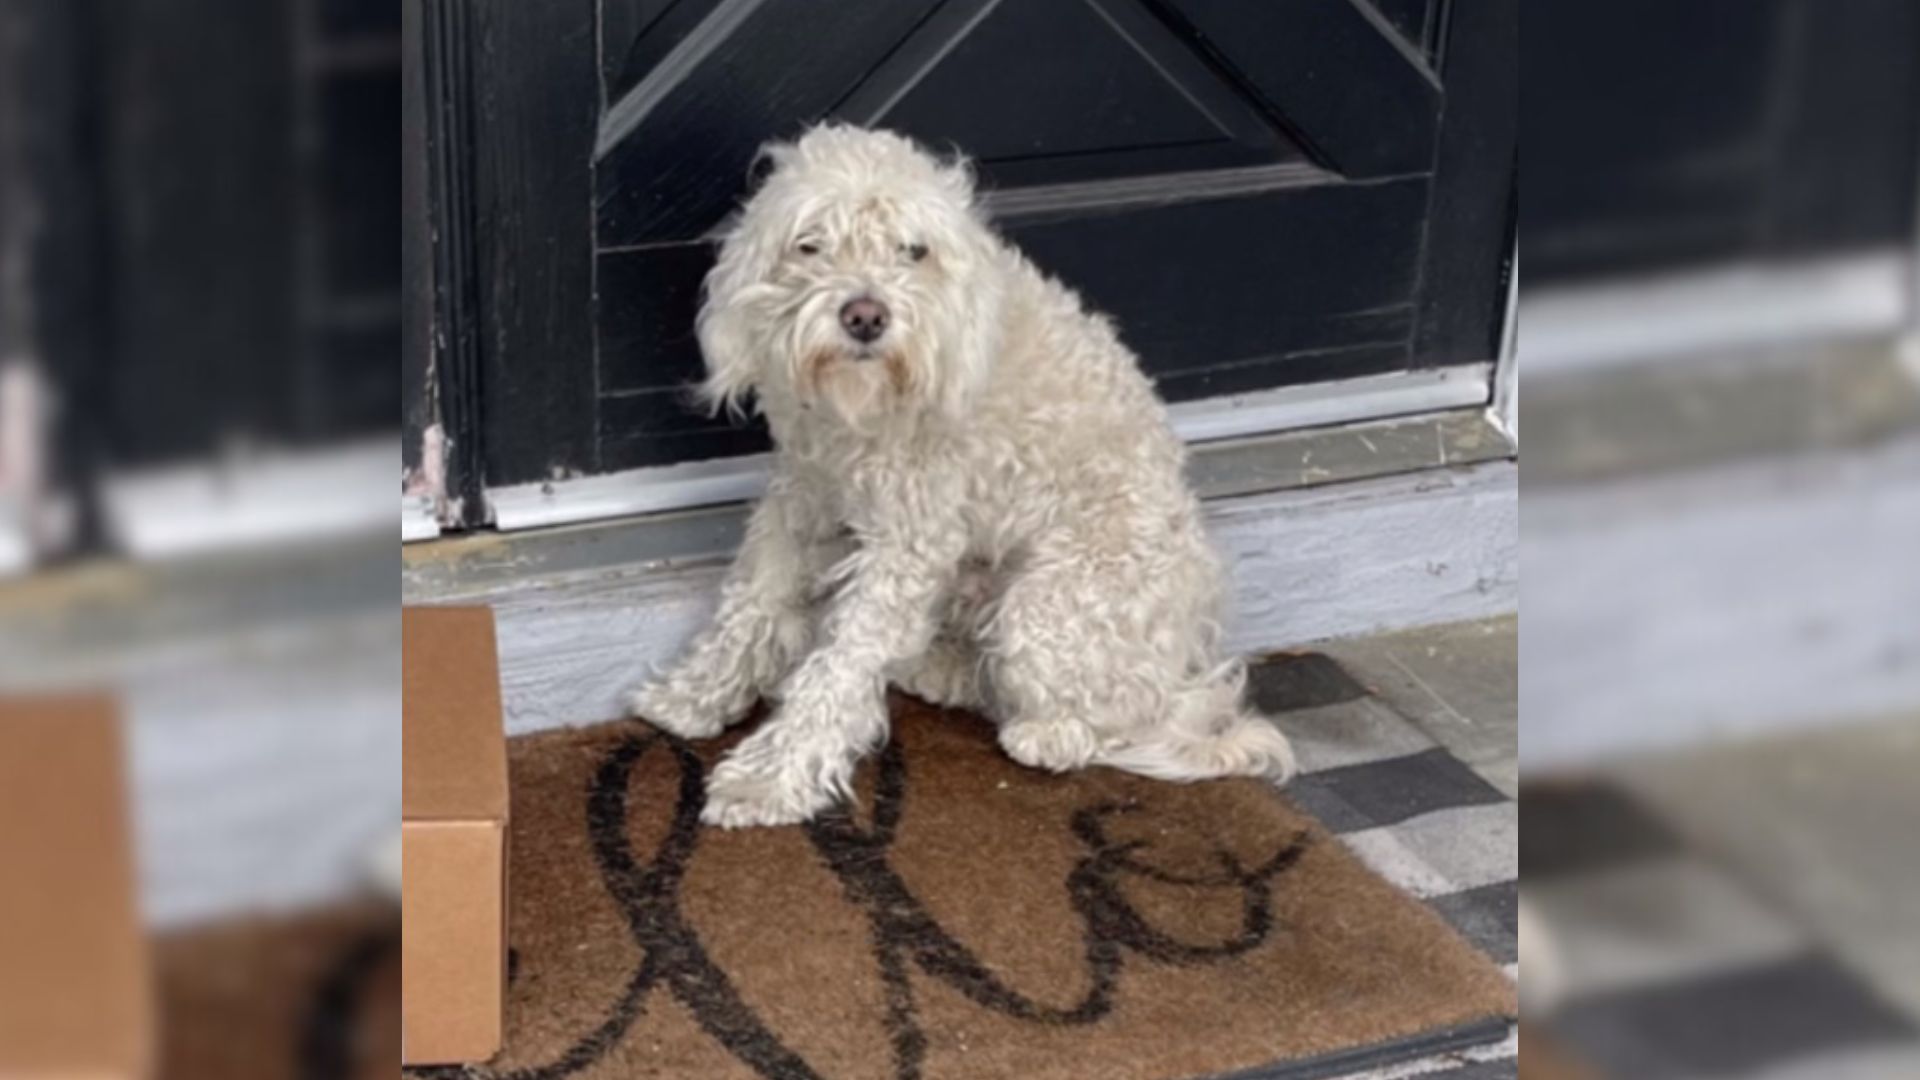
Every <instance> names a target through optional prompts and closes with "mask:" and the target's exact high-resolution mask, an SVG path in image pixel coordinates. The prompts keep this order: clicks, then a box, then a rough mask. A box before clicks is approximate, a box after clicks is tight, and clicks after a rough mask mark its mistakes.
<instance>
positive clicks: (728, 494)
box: [487, 454, 769, 532]
mask: <svg viewBox="0 0 1920 1080" xmlns="http://www.w3.org/2000/svg"><path fill="white" fill-rule="evenodd" d="M768 460H769V458H768V455H766V454H749V455H746V456H743V457H731V458H714V459H712V460H710V461H687V462H682V463H680V464H678V465H662V466H659V467H657V468H651V469H629V470H627V471H625V472H617V473H606V474H604V475H601V476H583V477H579V478H577V479H573V480H554V481H550V482H546V483H537V484H510V485H508V486H506V487H497V488H490V489H488V491H487V506H488V508H489V510H490V511H491V513H492V518H493V527H494V528H496V529H499V530H500V531H501V532H514V531H517V530H519V529H536V528H543V527H545V526H549V525H571V524H575V523H577V522H582V521H599V520H602V519H605V518H616V517H626V516H629V515H632V514H648V513H654V512H656V511H660V510H678V509H684V508H686V507H690V506H712V505H715V504H718V503H730V502H744V501H746V500H748V499H756V498H759V497H760V493H761V492H763V491H765V490H766V487H767V463H768Z"/></svg>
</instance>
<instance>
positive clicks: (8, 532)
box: [0, 497, 33, 578]
mask: <svg viewBox="0 0 1920 1080" xmlns="http://www.w3.org/2000/svg"><path fill="white" fill-rule="evenodd" d="M32 568H33V540H32V537H30V536H29V535H28V533H27V523H26V515H24V514H22V513H21V512H20V508H19V507H18V506H16V505H14V503H13V501H12V500H10V499H6V498H4V497H0V578H8V577H13V576H15V575H17V574H24V573H26V572H27V571H28V570H31V569H32Z"/></svg>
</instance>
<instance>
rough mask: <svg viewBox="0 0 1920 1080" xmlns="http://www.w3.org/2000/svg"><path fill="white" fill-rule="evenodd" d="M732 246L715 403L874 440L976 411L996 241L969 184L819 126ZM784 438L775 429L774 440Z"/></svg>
mask: <svg viewBox="0 0 1920 1080" xmlns="http://www.w3.org/2000/svg"><path fill="white" fill-rule="evenodd" d="M765 153H766V157H767V160H769V161H770V162H771V164H772V166H773V168H772V171H771V173H769V174H768V176H767V178H766V180H765V182H764V183H763V184H762V185H761V187H760V189H759V190H758V191H757V192H755V193H754V195H753V197H752V198H751V199H749V200H748V202H747V204H746V206H745V207H744V209H743V210H742V212H741V214H740V216H739V219H738V220H737V222H736V223H735V224H734V226H733V227H732V228H731V230H730V231H729V232H728V233H727V235H726V238H725V240H724V241H723V242H722V245H721V249H720V258H719V262H718V263H717V264H716V265H715V266H714V268H713V271H712V272H711V273H710V274H708V276H707V282H706V299H705V303H704V305H703V306H702V308H701V312H700V323H699V330H700V346H701V350H702V351H703V352H704V353H705V355H706V361H707V381H706V385H705V387H704V392H705V395H706V397H707V399H708V400H709V401H710V402H711V403H713V404H714V405H715V406H716V407H718V406H721V405H730V406H731V405H737V404H738V403H739V402H740V401H741V400H742V399H743V398H744V397H745V396H746V395H748V394H749V393H752V394H754V395H756V397H757V398H758V401H759V403H760V405H761V406H762V407H763V408H764V409H766V410H767V411H768V412H769V413H770V414H773V415H775V418H776V420H779V419H781V417H780V416H779V415H778V414H780V413H782V412H788V411H799V410H816V409H817V410H822V411H823V412H824V414H826V415H831V416H833V417H835V418H837V419H838V420H839V421H841V422H843V423H845V424H848V425H850V426H853V427H856V428H861V427H866V426H869V425H870V424H872V423H874V422H877V421H881V420H883V419H884V418H886V417H889V416H901V415H908V414H912V413H915V412H919V411H923V410H940V411H942V412H945V413H947V414H949V415H959V414H961V413H964V411H965V409H966V406H967V402H968V401H969V399H970V398H971V396H972V392H973V390H974V388H975V387H977V386H978V384H979V382H980V380H981V379H982V378H984V376H985V374H986V370H987V366H988V365H989V364H990V363H991V362H992V357H993V353H994V351H995V350H996V349H997V348H998V344H999V334H998V325H999V317H998V309H999V303H1000V282H999V274H1000V269H999V259H998V254H999V242H998V241H997V240H996V239H995V238H994V236H993V235H992V233H991V232H990V231H989V230H987V228H986V227H985V226H984V225H983V224H981V222H980V221H979V219H978V218H977V217H976V216H975V213H974V207H973V185H972V178H971V176H970V175H969V174H968V172H967V170H966V168H965V166H964V165H963V164H960V163H943V162H940V161H937V160H935V159H934V158H933V157H931V156H930V155H928V154H926V153H925V152H924V151H922V150H921V149H919V147H917V146H915V145H914V144H913V143H912V142H910V141H908V140H906V139H904V138H902V137H900V136H898V135H894V134H892V133H890V132H882V131H864V130H860V129H857V128H850V127H840V126H823V127H817V128H814V129H813V130H811V131H809V132H808V133H807V134H805V135H804V136H802V137H801V138H800V139H799V140H798V141H797V142H794V143H791V144H781V145H776V146H772V147H769V148H768V149H767V150H766V152H765ZM776 430H777V428H776Z"/></svg>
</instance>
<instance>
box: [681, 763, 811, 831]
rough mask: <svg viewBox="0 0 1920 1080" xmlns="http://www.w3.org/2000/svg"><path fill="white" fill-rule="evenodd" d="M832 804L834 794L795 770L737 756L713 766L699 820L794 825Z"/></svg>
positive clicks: (736, 824) (722, 823) (743, 825)
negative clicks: (754, 763) (767, 766)
mask: <svg viewBox="0 0 1920 1080" xmlns="http://www.w3.org/2000/svg"><path fill="white" fill-rule="evenodd" d="M832 803H833V795H832V793H831V792H829V791H826V790H824V789H822V788H819V787H818V786H816V785H814V784H812V783H810V782H808V781H807V780H806V779H805V778H804V777H803V776H801V775H800V774H799V773H798V771H797V770H794V769H788V768H781V767H778V766H776V767H774V768H764V767H761V766H757V765H753V764H749V763H747V762H744V761H740V760H738V759H736V758H728V759H726V760H725V761H722V762H721V763H720V764H718V765H716V766H714V769H713V775H711V776H709V777H708V778H707V803H706V806H704V807H703V808H701V811H700V820H701V821H703V822H705V823H706V824H708V825H717V826H719V827H720V828H723V829H742V828H747V827H749V826H753V825H796V824H799V823H800V822H803V821H806V820H808V819H810V818H812V817H813V815H815V814H817V813H819V812H820V811H822V810H824V809H826V808H827V807H828V806H830V805H832Z"/></svg>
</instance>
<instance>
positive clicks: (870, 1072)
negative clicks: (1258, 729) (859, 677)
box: [413, 696, 1514, 1080]
mask: <svg viewBox="0 0 1920 1080" xmlns="http://www.w3.org/2000/svg"><path fill="white" fill-rule="evenodd" d="M893 717H894V728H893V738H892V740H891V742H890V743H889V744H888V745H887V747H886V748H885V749H884V750H883V751H882V752H880V753H877V754H876V755H874V756H873V758H872V759H870V760H869V761H867V762H865V763H863V765H862V766H861V768H860V771H859V774H858V779H857V783H856V792H857V796H858V797H857V802H856V805H854V806H853V807H851V808H847V809H842V810H837V811H834V812H831V813H828V814H827V815H825V816H823V817H821V818H820V819H818V820H816V821H815V822H813V823H811V824H809V825H806V826H795V827H788V828H779V829H750V830H745V831H722V830H716V829H707V828H702V827H701V826H700V825H699V814H700V808H701V803H702V799H703V781H704V778H705V774H706V773H707V771H708V770H709V769H710V768H711V767H712V765H713V763H714V761H715V760H716V759H717V758H718V756H719V754H720V753H721V752H722V751H723V750H724V749H725V748H726V747H728V746H730V745H732V744H733V743H734V742H737V741H738V739H739V738H740V737H741V736H742V735H744V734H745V732H746V731H747V730H750V729H751V727H752V726H753V725H752V724H747V725H743V726H742V730H739V731H736V732H735V733H733V734H732V735H731V736H730V737H729V738H726V739H722V740H715V741H712V742H704V743H696V744H689V743H686V742H682V741H680V740H678V739H676V738H673V737H671V736H667V735H663V734H659V733H656V732H655V731H653V730H652V729H650V728H647V727H645V726H644V725H641V724H638V723H616V724H608V725H603V726H600V727H595V728H588V729H578V730H571V731H559V732H546V733H542V734H538V735H534V736H529V737H526V738H522V739H516V740H514V741H513V743H512V744H511V748H510V755H511V764H512V775H513V785H514V787H513V835H512V844H513V853H512V881H513V885H512V928H511V933H510V938H511V943H512V952H511V964H510V967H511V969H512V974H511V980H510V981H511V987H510V991H509V995H508V1023H507V1050H506V1052H505V1053H504V1054H503V1055H502V1057H501V1058H500V1059H499V1060H497V1061H495V1062H493V1063H492V1064H491V1066H490V1067H489V1068H487V1069H471V1068H468V1069H458V1068H446V1069H419V1070H414V1071H413V1072H414V1075H417V1076H420V1077H466V1076H484V1077H499V1078H512V1080H562V1078H569V1077H581V1078H613V1077H619V1078H636V1077H662V1078H666V1077H672V1078H683V1077H701V1078H715V1080H718V1078H724V1077H740V1078H755V1077H764V1078H781V1080H811V1078H816V1077H817V1078H823V1080H854V1078H860V1080H903V1078H927V1080H941V1078H954V1080H960V1078H973V1077H979V1078H989V1077H991V1078H1002V1077H1022V1078H1028V1080H1048V1078H1060V1080H1085V1078H1087V1077H1100V1078H1102V1080H1173V1078H1189V1077H1224V1076H1233V1077H1236V1078H1239V1077H1248V1078H1251V1077H1283V1076H1284V1077H1293V1076H1321V1075H1332V1074H1336V1073H1340V1072H1346V1071H1350V1070H1352V1069H1355V1068H1361V1067H1366V1066H1370V1065H1377V1064H1383V1063H1386V1062H1389V1061H1394V1060H1399V1059H1402V1058H1407V1057H1414V1056H1420V1055H1424V1054H1429V1053H1434V1052H1437V1051H1439V1050H1443V1049H1448V1048H1451V1047H1453V1046H1457V1045H1465V1044H1471V1043H1474V1042H1478V1041H1485V1040H1492V1039H1498V1038H1500V1037H1502V1036H1503V1035H1504V1034H1505V1033H1506V1031H1507V1030H1508V1028H1507V1023H1506V1017H1507V1016H1508V1015H1509V1014H1510V1013H1511V1012H1512V1011H1513V1008H1514V999H1513V991H1512V984H1511V983H1510V982H1509V981H1508V980H1507V979H1506V977H1505V976H1504V975H1502V974H1501V973H1500V971H1499V970H1498V969H1496V968H1495V967H1494V966H1493V965H1492V964H1491V963H1489V962H1488V961H1487V960H1486V959H1485V958H1484V957H1483V956H1482V955H1481V954H1479V953H1478V952H1476V951H1475V950H1474V949H1473V948H1472V947H1470V946H1469V945H1467V944H1466V943H1464V942H1463V941H1461V940H1460V939H1459V938H1458V937H1456V936H1455V934H1454V933H1453V932H1452V930H1450V929H1449V928H1448V927H1447V926H1446V925H1445V924H1444V923H1443V922H1442V921H1441V920H1440V918H1439V917H1437V916H1436V915H1434V914H1433V913H1432V912H1430V911H1429V910H1427V909H1426V908H1425V907H1424V906H1422V905H1421V904H1419V903H1417V902H1416V901H1414V900H1412V899H1410V898H1408V897H1407V896H1405V895H1403V894H1401V893H1399V892H1398V891H1396V890H1395V889H1394V888H1392V887H1391V886H1389V885H1388V884H1387V883H1386V882H1384V881H1382V880H1381V879H1380V878H1378V877H1376V876H1375V875H1374V874H1373V873H1372V872H1371V871H1369V870H1367V869H1366V868H1364V867H1363V866H1362V865H1361V864H1360V863H1359V862H1358V861H1356V860H1355V859H1354V858H1353V857H1352V856H1351V855H1349V854H1348V853H1347V852H1346V850H1345V849H1344V848H1343V847H1342V846H1341V844H1340V843H1339V841H1338V840H1337V839H1335V838H1334V837H1332V836H1330V835H1329V834H1328V833H1327V832H1326V831H1325V829H1324V828H1323V827H1322V826H1320V825H1319V824H1318V823H1317V822H1315V821H1314V820H1313V819H1311V818H1308V817H1306V816H1305V815H1303V814H1301V813H1299V812H1298V811H1296V810H1293V809H1291V808H1289V807H1288V806H1287V805H1286V804H1285V803H1283V802H1282V801H1281V800H1280V799H1279V798H1277V797H1276V796H1275V795H1274V794H1273V792H1272V791H1271V789H1269V788H1267V787H1266V786H1264V785H1262V784H1260V783H1258V782H1256V781H1252V780H1222V781H1215V782H1210V783H1202V784H1192V785H1173V784H1164V783H1158V782H1155V781H1151V780H1146V779H1142V778H1139V777H1134V776H1130V775H1127V774H1124V773H1119V772H1114V771H1111V770H1106V769H1097V770H1091V771H1088V772H1084V773H1078V774H1073V775H1070V776H1053V775H1049V774H1044V773H1040V772H1036V771H1033V770H1029V769H1025V768H1022V767H1021V766H1019V765H1016V764H1014V763H1013V762H1012V761H1010V760H1008V759H1007V758H1006V757H1005V755H1004V754H1002V753H1001V751H1000V749H999V747H998V746H997V745H996V743H995V741H994V734H993V728H992V727H991V725H990V724H989V723H988V722H987V721H985V720H982V719H980V718H978V717H975V716H971V715H968V714H965V713H960V712H953V711H947V710H940V709H936V708H933V707H931V706H928V705H925V704H923V703H920V702H918V701H915V700H913V699H909V698H905V697H899V696H896V697H895V698H894V701H893Z"/></svg>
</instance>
